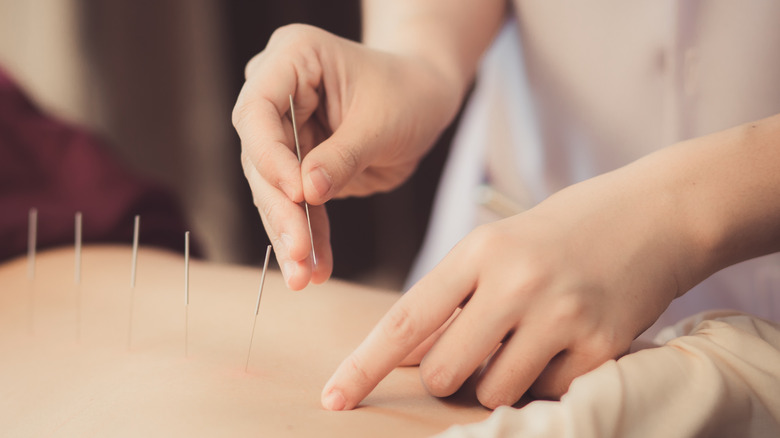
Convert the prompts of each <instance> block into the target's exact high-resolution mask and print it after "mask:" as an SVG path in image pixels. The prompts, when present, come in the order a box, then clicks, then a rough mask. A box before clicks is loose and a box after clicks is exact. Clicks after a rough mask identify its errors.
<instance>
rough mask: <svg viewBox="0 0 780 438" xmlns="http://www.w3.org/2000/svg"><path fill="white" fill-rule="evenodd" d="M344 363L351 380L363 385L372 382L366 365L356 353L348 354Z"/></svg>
mask: <svg viewBox="0 0 780 438" xmlns="http://www.w3.org/2000/svg"><path fill="white" fill-rule="evenodd" d="M345 365H346V368H347V371H348V373H349V375H350V377H351V378H352V381H353V382H355V383H356V384H357V385H358V386H365V385H368V384H370V383H371V382H372V379H371V374H370V373H369V372H368V371H367V370H366V367H365V366H364V365H363V362H362V361H361V360H360V358H359V357H358V356H357V355H355V354H353V355H351V356H349V357H348V358H347V359H346V362H345Z"/></svg>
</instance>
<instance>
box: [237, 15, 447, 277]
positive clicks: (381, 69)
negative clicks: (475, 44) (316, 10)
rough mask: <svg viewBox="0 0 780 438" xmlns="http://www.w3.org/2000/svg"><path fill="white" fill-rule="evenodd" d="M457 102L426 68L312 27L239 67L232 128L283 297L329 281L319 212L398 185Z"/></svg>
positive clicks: (280, 38)
mask: <svg viewBox="0 0 780 438" xmlns="http://www.w3.org/2000/svg"><path fill="white" fill-rule="evenodd" d="M290 94H292V95H293V96H294V101H295V102H294V104H295V116H296V122H297V124H298V132H299V137H300V143H301V149H302V151H301V152H302V154H303V155H304V159H303V162H302V164H301V165H299V163H298V158H297V155H296V152H295V143H294V141H293V133H292V125H291V122H290V119H289V113H288V111H289V106H290V105H289V98H288V95H290ZM459 99H460V96H459V94H458V93H457V92H452V90H451V87H450V84H448V82H447V80H446V79H444V77H443V76H442V75H440V74H438V72H437V70H436V69H435V68H434V67H433V66H432V65H430V64H429V63H427V62H426V61H425V60H422V59H419V58H409V57H401V56H397V55H392V54H389V53H385V52H379V51H374V50H371V49H369V48H367V47H365V46H363V45H360V44H357V43H355V42H351V41H348V40H345V39H342V38H338V37H336V36H334V35H332V34H329V33H327V32H325V31H322V30H320V29H317V28H313V27H310V26H304V25H291V26H287V27H284V28H281V29H279V30H278V31H276V32H275V33H274V35H273V36H272V37H271V39H270V41H269V43H268V46H267V47H266V48H265V50H263V51H262V52H261V53H260V54H258V55H257V56H255V58H253V59H252V60H251V61H250V62H249V64H248V65H247V67H246V83H245V84H244V87H243V89H242V90H241V94H240V95H239V97H238V101H237V102H236V106H235V109H234V111H233V124H234V125H235V127H236V130H237V131H238V133H239V136H240V137H241V143H242V157H241V158H242V163H243V168H244V173H245V175H246V178H247V180H248V181H249V185H250V186H251V189H252V193H253V197H254V202H255V205H256V206H257V208H258V211H259V212H260V216H261V218H262V220H263V224H264V226H265V229H266V232H267V233H268V236H269V238H270V239H271V241H272V243H273V245H274V248H275V253H276V255H277V258H278V261H279V265H280V266H281V267H282V271H283V274H284V276H285V279H286V281H287V285H288V287H290V288H291V289H295V290H297V289H301V288H303V287H305V286H306V285H307V284H308V283H309V281H313V282H315V283H321V282H323V281H325V280H326V279H327V278H328V277H329V276H330V273H331V271H332V266H333V258H332V254H331V247H330V238H329V233H330V232H329V225H328V219H327V214H326V212H325V208H324V206H323V204H324V203H325V202H326V201H328V200H330V199H331V198H333V197H343V196H353V195H356V196H362V195H367V194H370V193H374V192H381V191H387V190H390V189H392V188H394V187H396V186H397V185H399V184H400V183H401V182H403V181H404V180H405V179H406V178H407V177H408V176H409V174H410V173H411V172H412V171H413V170H414V169H415V167H416V165H417V163H418V162H419V160H420V158H421V157H422V155H423V154H424V153H425V152H426V151H427V149H428V148H429V147H430V145H431V144H433V142H434V140H435V138H436V137H437V136H438V135H439V133H440V132H441V130H442V129H444V127H446V125H447V124H448V123H449V121H450V120H451V119H452V117H454V114H455V112H456V111H457V106H458V104H459ZM315 146H316V147H315ZM304 200H306V201H307V202H308V203H309V204H311V206H310V207H311V208H310V213H311V222H312V230H313V235H314V248H315V253H316V256H317V266H312V263H311V257H310V256H311V254H310V253H311V243H310V240H309V233H308V227H307V223H306V216H305V213H304V210H303V208H302V206H301V205H300V204H301V203H302V202H303V201H304Z"/></svg>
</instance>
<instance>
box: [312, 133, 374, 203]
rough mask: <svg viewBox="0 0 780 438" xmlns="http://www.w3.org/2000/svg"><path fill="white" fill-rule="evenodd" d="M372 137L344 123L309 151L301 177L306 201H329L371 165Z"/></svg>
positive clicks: (372, 152) (372, 153)
mask: <svg viewBox="0 0 780 438" xmlns="http://www.w3.org/2000/svg"><path fill="white" fill-rule="evenodd" d="M361 131H362V132H361ZM370 137H373V138H374V139H375V138H376V136H368V135H366V133H365V131H364V130H360V129H349V127H348V126H346V125H342V126H341V127H339V129H337V130H336V132H334V133H333V135H332V136H331V137H330V138H328V139H327V140H325V141H323V142H322V143H320V144H319V145H318V146H317V147H315V148H313V149H312V150H311V151H310V152H309V153H308V154H307V155H306V157H305V158H304V159H303V163H302V164H301V177H302V181H303V192H304V197H305V198H306V201H307V202H309V203H310V204H313V205H320V204H323V203H325V202H326V201H329V200H330V199H332V198H333V197H335V196H337V195H338V194H339V193H342V191H343V189H344V188H345V187H346V186H347V185H348V184H349V183H350V182H351V181H352V180H353V179H354V178H355V177H356V176H358V175H359V174H360V173H362V172H363V171H364V170H365V169H366V168H367V167H368V165H369V164H370V163H371V160H372V159H373V155H374V151H373V149H374V148H372V147H371V144H370V143H369V141H367V140H366V139H367V138H370Z"/></svg>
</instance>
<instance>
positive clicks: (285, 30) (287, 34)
mask: <svg viewBox="0 0 780 438" xmlns="http://www.w3.org/2000/svg"><path fill="white" fill-rule="evenodd" d="M319 32H320V30H319V29H318V28H317V27H315V26H311V25H308V24H302V23H292V24H286V25H284V26H280V27H278V28H277V29H276V30H274V31H273V33H272V34H271V38H269V39H268V46H275V45H277V44H279V45H285V46H286V45H295V44H305V43H307V42H310V41H313V40H314V39H316V38H317V34H318V33H319Z"/></svg>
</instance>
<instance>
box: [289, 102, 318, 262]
mask: <svg viewBox="0 0 780 438" xmlns="http://www.w3.org/2000/svg"><path fill="white" fill-rule="evenodd" d="M290 116H291V117H292V127H293V136H294V137H295V150H296V151H297V152H298V164H300V163H301V162H302V161H303V157H302V156H301V144H300V143H299V142H298V127H297V126H296V124H295V107H294V105H293V97H292V94H290ZM303 208H304V209H305V210H306V222H307V223H308V224H309V241H311V260H312V263H314V265H315V266H316V265H317V254H315V252H314V235H313V234H312V232H311V216H309V203H308V202H306V200H305V199H304V200H303Z"/></svg>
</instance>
